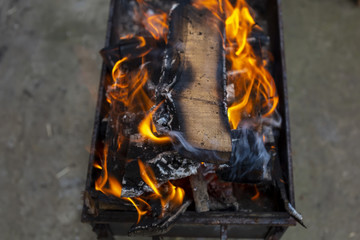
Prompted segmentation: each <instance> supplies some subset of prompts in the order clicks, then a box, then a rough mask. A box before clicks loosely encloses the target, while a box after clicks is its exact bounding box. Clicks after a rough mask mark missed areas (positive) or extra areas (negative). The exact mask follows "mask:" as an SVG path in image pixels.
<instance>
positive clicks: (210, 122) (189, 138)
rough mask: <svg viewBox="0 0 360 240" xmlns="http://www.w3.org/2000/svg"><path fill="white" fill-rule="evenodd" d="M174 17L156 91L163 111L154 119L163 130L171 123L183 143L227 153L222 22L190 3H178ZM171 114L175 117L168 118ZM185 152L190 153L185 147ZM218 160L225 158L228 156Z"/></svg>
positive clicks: (201, 148) (228, 132) (227, 138)
mask: <svg viewBox="0 0 360 240" xmlns="http://www.w3.org/2000/svg"><path fill="white" fill-rule="evenodd" d="M170 18H171V21H170V26H169V41H168V46H167V50H166V54H165V60H164V64H163V73H162V77H161V79H160V86H159V87H158V90H157V91H158V93H157V102H162V101H164V109H165V111H163V112H162V114H158V116H157V119H155V121H156V122H157V123H159V124H158V125H157V128H158V129H159V131H161V130H164V129H163V127H164V125H168V126H166V127H167V128H166V127H165V128H166V130H167V131H180V132H181V133H182V134H183V136H184V140H185V141H184V142H185V143H184V142H181V141H180V142H181V144H182V145H183V146H184V145H186V144H188V145H190V146H192V147H193V148H195V149H198V150H199V149H200V150H205V151H211V152H212V151H215V152H216V153H229V152H231V138H230V127H229V124H228V120H227V118H226V111H225V105H224V99H225V91H224V85H225V73H224V71H225V70H224V69H225V68H224V64H225V52H224V49H223V41H222V38H221V34H222V32H223V30H224V26H223V22H222V21H221V20H220V19H218V18H216V17H215V16H214V15H213V14H212V13H211V12H209V11H207V10H198V9H196V8H194V7H192V6H191V5H188V4H180V5H179V6H178V7H176V8H175V9H174V10H173V11H172V13H171V15H170ZM169 109H170V110H169ZM169 111H174V112H170V113H169ZM168 115H174V116H173V117H172V119H170V117H169V116H168ZM169 121H171V122H170V123H169ZM183 150H184V151H186V152H191V151H189V148H187V147H186V146H185V147H184V148H183ZM190 154H191V153H190ZM193 155H195V158H198V157H199V156H198V155H197V154H193ZM219 158H220V159H221V158H222V159H225V160H227V158H228V156H224V155H223V156H220V157H219ZM204 161H206V159H205V160H204Z"/></svg>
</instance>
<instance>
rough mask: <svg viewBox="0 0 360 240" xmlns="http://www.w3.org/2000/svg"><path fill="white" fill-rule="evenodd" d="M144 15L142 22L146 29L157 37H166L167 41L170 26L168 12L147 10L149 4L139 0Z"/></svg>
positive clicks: (157, 38)
mask: <svg viewBox="0 0 360 240" xmlns="http://www.w3.org/2000/svg"><path fill="white" fill-rule="evenodd" d="M137 2H138V4H139V8H140V11H141V14H142V16H144V17H145V18H144V19H143V20H142V24H143V26H144V27H145V29H146V30H147V31H148V32H149V33H150V34H151V36H152V37H153V38H154V39H156V40H159V39H161V38H162V39H164V41H165V42H166V41H167V33H168V31H169V26H168V24H167V17H168V16H167V14H166V13H164V12H160V13H153V12H152V11H146V10H145V9H146V8H147V4H146V3H145V2H144V1H143V0H137Z"/></svg>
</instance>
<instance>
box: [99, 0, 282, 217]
mask: <svg viewBox="0 0 360 240" xmlns="http://www.w3.org/2000/svg"><path fill="white" fill-rule="evenodd" d="M137 2H138V4H139V9H138V13H139V14H141V16H142V20H141V23H142V24H143V26H144V27H145V29H146V30H147V31H148V32H149V34H150V35H151V36H152V37H153V38H154V39H155V40H159V39H163V40H164V41H165V42H166V39H167V33H168V25H167V17H168V16H167V14H165V13H163V12H157V13H155V12H154V11H150V10H148V9H149V7H148V6H147V4H146V3H145V2H144V1H143V0H137ZM192 4H193V6H194V7H196V8H198V9H208V10H210V11H211V12H212V13H213V14H214V15H215V16H216V17H218V18H221V19H223V20H224V24H225V32H226V35H225V36H223V39H224V40H225V46H226V58H227V61H228V62H229V64H230V69H229V71H228V84H229V85H231V86H234V92H235V98H234V99H235V100H233V101H232V102H229V103H228V105H229V108H228V118H229V123H230V126H231V128H232V129H236V128H238V125H239V123H240V122H241V121H242V120H243V119H244V118H248V117H257V116H258V115H261V116H262V117H263V118H265V117H268V116H270V115H271V114H272V113H273V112H274V111H275V109H276V107H277V104H278V101H279V99H278V96H277V93H276V87H275V83H274V80H273V78H272V76H271V74H270V73H269V72H268V71H267V69H266V64H267V63H266V62H264V61H263V60H261V59H259V57H257V56H256V54H255V53H254V51H253V49H252V46H251V45H250V44H249V43H248V42H247V39H248V38H249V36H250V34H251V31H252V30H253V29H254V28H259V27H258V26H256V24H255V21H254V18H253V17H252V15H251V12H250V10H249V7H248V5H247V3H246V2H245V0H237V1H236V3H235V4H234V5H233V4H232V3H231V2H230V0H224V1H219V0H193V1H192ZM131 37H134V36H125V37H124V38H131ZM136 38H137V39H138V40H139V45H138V48H142V47H145V46H146V44H147V43H146V40H145V38H144V37H142V36H138V37H136ZM149 51H150V50H149ZM149 51H148V52H145V53H144V54H143V55H142V56H141V58H142V65H141V67H140V68H139V69H138V70H137V71H128V70H126V68H125V67H123V66H124V64H125V63H127V62H128V61H129V59H131V56H123V58H122V59H120V60H119V61H118V62H116V64H115V65H114V67H113V69H112V72H111V77H112V79H111V83H110V84H109V87H108V89H107V101H108V102H109V103H110V104H114V103H120V104H122V105H123V106H124V108H125V109H126V111H127V112H132V113H137V112H143V113H147V114H146V116H145V118H144V119H143V120H142V121H141V122H140V124H139V126H138V131H139V133H140V134H141V135H142V136H143V137H144V139H149V140H151V141H153V142H154V143H157V144H165V143H169V142H171V138H170V137H169V136H157V134H156V128H155V127H154V126H155V125H154V123H153V120H152V119H153V114H154V113H155V111H156V110H157V109H158V107H159V106H160V104H161V103H160V104H159V105H158V106H156V107H154V108H153V109H152V110H151V108H152V107H153V106H154V102H153V101H152V100H151V97H149V96H148V93H147V92H146V91H145V90H144V86H145V84H146V83H147V81H148V80H149V72H148V70H147V66H146V63H145V56H146V55H147V54H148V53H149ZM124 137H125V136H123V135H122V134H119V138H118V150H119V149H120V147H121V145H122V143H123V138H124ZM108 148H109V146H107V145H105V147H104V151H103V157H102V159H101V163H94V164H93V166H94V167H95V168H97V169H100V170H101V175H100V176H99V177H98V178H97V180H96V181H95V189H96V190H97V191H101V192H102V193H104V194H106V195H113V196H115V197H118V198H120V199H122V200H125V201H129V202H130V203H131V204H133V205H134V207H135V209H136V210H137V212H138V219H137V222H139V221H140V220H141V217H142V216H144V215H145V214H147V213H149V212H151V210H152V209H151V206H150V205H149V204H148V201H147V200H149V199H153V200H158V201H160V202H161V206H162V215H163V214H164V212H165V210H170V211H171V210H172V209H175V208H176V207H178V206H180V205H181V204H182V202H183V199H184V196H185V191H184V189H182V188H180V187H176V186H174V185H173V184H172V183H171V182H167V183H164V184H162V185H160V184H159V183H158V182H157V179H156V177H155V174H154V172H153V171H152V169H151V168H150V167H149V166H148V165H146V164H144V163H143V162H142V161H141V160H138V165H139V170H140V175H141V178H142V179H143V181H144V182H145V183H146V184H147V185H148V186H149V187H150V188H151V189H152V191H153V193H152V194H149V195H146V194H145V196H141V197H136V198H127V197H122V196H121V191H122V186H121V184H120V182H119V181H118V180H117V178H116V176H111V175H109V173H108V168H107V156H108ZM202 164H203V163H202ZM255 190H256V194H255V195H254V196H253V197H252V198H251V199H252V200H256V199H257V198H258V197H259V195H260V193H259V191H258V189H257V188H256V186H255ZM160 217H161V216H160Z"/></svg>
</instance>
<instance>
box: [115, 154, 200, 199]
mask: <svg viewBox="0 0 360 240" xmlns="http://www.w3.org/2000/svg"><path fill="white" fill-rule="evenodd" d="M146 163H147V165H148V166H149V167H150V168H151V170H152V171H153V172H154V175H155V177H156V180H157V182H158V184H163V183H165V182H167V181H169V180H176V179H182V178H185V177H188V176H190V175H193V174H196V173H197V169H198V168H199V166H200V163H194V162H193V161H191V160H189V159H187V158H184V157H182V156H181V155H179V154H178V153H177V152H175V151H167V152H163V153H160V154H159V155H157V156H156V157H154V158H153V159H151V160H148V161H147V162H146ZM121 185H122V190H121V196H122V197H137V196H140V195H142V194H143V193H144V192H152V190H151V188H150V187H149V186H148V185H146V184H145V182H144V180H143V179H142V178H141V175H140V172H139V165H138V163H137V161H132V162H129V163H127V164H126V166H125V174H124V177H123V179H122V182H121Z"/></svg>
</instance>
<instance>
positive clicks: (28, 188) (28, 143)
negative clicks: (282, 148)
mask: <svg viewBox="0 0 360 240" xmlns="http://www.w3.org/2000/svg"><path fill="white" fill-rule="evenodd" d="M108 5H109V1H96V0H72V1H71V0H62V1H43V0H29V1H21V0H2V1H0V33H1V37H0V79H1V81H0V103H1V105H0V106H1V110H0V119H2V124H1V127H0V166H1V167H0V188H1V191H2V194H1V196H0V239H4V240H13V239H46V240H47V239H81V240H82V239H95V236H94V234H93V233H92V232H91V229H90V227H89V226H87V225H84V224H82V223H80V210H81V206H82V202H81V191H82V190H83V188H84V181H85V176H86V167H87V163H88V149H89V145H90V138H91V132H92V127H93V118H94V112H95V102H96V97H97V96H96V94H97V88H98V81H99V74H100V64H101V59H100V56H99V55H98V54H97V51H98V50H99V49H100V48H101V47H102V46H103V44H104V36H105V27H106V19H107V14H108V13H107V11H108ZM283 15H284V24H285V45H286V62H287V72H288V87H289V98H290V99H289V101H290V112H291V134H292V146H293V157H294V175H295V189H296V201H297V204H296V205H297V209H298V210H299V211H300V212H301V213H302V214H303V215H304V218H305V222H306V224H307V225H308V226H309V229H307V230H305V229H303V228H302V227H300V226H297V227H294V228H291V229H290V230H288V232H287V233H286V234H285V236H284V238H283V239H294V240H297V239H299V240H300V239H301V240H303V239H326V240H332V239H333V240H339V239H360V229H359V226H360V220H359V219H360V208H359V203H360V196H359V188H358V187H359V186H358V179H357V177H358V176H359V173H358V172H359V169H360V168H359V167H360V161H359V158H360V147H359V146H358V144H359V139H360V130H359V126H358V124H359V122H360V113H359V109H360V101H359V96H360V94H359V93H360V44H359V43H360V8H357V7H355V4H354V3H353V2H351V0H317V1H313V0H297V1H289V0H288V1H285V0H284V1H283Z"/></svg>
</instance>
